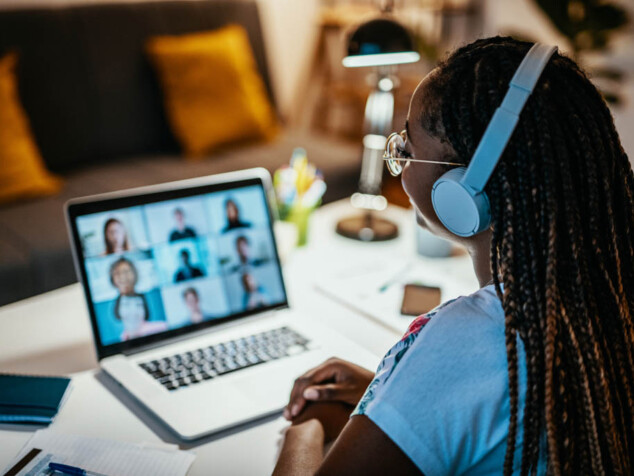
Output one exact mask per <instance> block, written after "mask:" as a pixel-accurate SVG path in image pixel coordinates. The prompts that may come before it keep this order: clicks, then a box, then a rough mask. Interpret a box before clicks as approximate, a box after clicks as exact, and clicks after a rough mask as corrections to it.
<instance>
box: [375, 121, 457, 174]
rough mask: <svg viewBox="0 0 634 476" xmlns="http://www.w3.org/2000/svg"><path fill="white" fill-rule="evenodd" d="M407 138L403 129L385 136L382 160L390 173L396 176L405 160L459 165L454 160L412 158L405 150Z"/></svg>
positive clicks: (401, 169)
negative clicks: (441, 160)
mask: <svg viewBox="0 0 634 476" xmlns="http://www.w3.org/2000/svg"><path fill="white" fill-rule="evenodd" d="M406 138H407V133H406V132H405V131H401V133H398V132H393V133H392V134H390V137H388V138H387V142H386V143H385V152H383V160H385V164H386V165H387V169H388V170H389V171H390V173H391V174H392V175H393V176H394V177H397V176H399V175H400V174H401V172H402V171H403V167H404V166H405V162H425V163H427V164H442V165H460V166H462V165H463V164H458V163H455V162H440V161H437V160H419V159H412V157H411V155H410V154H409V153H408V152H406V151H405V140H406Z"/></svg>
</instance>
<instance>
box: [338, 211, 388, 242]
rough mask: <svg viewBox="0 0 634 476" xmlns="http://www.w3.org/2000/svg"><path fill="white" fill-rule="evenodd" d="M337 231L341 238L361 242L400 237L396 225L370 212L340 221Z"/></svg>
mask: <svg viewBox="0 0 634 476" xmlns="http://www.w3.org/2000/svg"><path fill="white" fill-rule="evenodd" d="M336 231H337V233H339V234H340V235H341V236H345V237H346V238H351V239H353V240H359V241H387V240H392V239H394V238H396V237H397V236H398V227H397V226H396V224H395V223H392V222H391V221H389V220H386V219H384V218H378V217H376V216H374V214H373V213H372V212H370V211H368V212H367V213H365V214H363V215H358V216H354V217H348V218H343V219H341V220H339V222H338V223H337V228H336Z"/></svg>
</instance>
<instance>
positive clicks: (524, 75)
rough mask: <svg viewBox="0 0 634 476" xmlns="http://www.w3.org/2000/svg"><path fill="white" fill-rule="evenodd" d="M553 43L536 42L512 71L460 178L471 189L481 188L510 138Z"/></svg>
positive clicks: (551, 52) (475, 190) (551, 51)
mask: <svg viewBox="0 0 634 476" xmlns="http://www.w3.org/2000/svg"><path fill="white" fill-rule="evenodd" d="M555 51H557V47H556V46H549V45H544V44H541V43H535V44H534V45H533V46H532V47H531V49H530V50H529V51H528V53H527V54H526V56H525V57H524V59H523V60H522V62H521V63H520V65H519V67H518V68H517V70H516V71H515V74H514V75H513V78H512V79H511V83H510V84H509V89H508V91H507V93H506V95H505V96H504V99H503V101H502V104H501V105H500V107H498V108H497V109H496V111H495V113H494V114H493V117H492V118H491V121H490V122H489V125H488V126H487V128H486V130H485V132H484V134H483V135H482V139H480V143H479V144H478V147H477V148H476V151H475V153H474V154H473V158H472V159H471V162H470V163H469V166H468V167H467V171H466V173H465V175H464V177H463V178H462V180H461V182H462V183H463V184H464V185H466V186H468V187H470V188H471V189H473V191H474V192H481V191H482V190H484V187H485V186H486V184H487V182H488V181H489V178H490V177H491V174H492V173H493V170H494V169H495V166H496V165H497V163H498V162H499V160H500V157H502V153H503V152H504V149H505V148H506V145H507V144H508V141H509V140H510V139H511V135H512V134H513V131H514V130H515V126H516V125H517V122H518V121H519V116H520V113H521V112H522V109H523V108H524V105H525V104H526V101H527V100H528V97H529V96H530V95H531V93H532V92H533V89H534V88H535V85H536V84H537V81H538V80H539V77H540V76H541V74H542V72H543V71H544V68H545V67H546V65H547V64H548V60H549V59H550V57H551V56H552V55H553V54H554V53H555Z"/></svg>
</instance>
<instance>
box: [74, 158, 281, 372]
mask: <svg viewBox="0 0 634 476" xmlns="http://www.w3.org/2000/svg"><path fill="white" fill-rule="evenodd" d="M248 172H249V171H242V172H240V173H237V174H236V173H230V174H222V175H216V176H210V177H205V178H202V179H193V180H183V181H179V182H170V183H167V184H162V185H155V186H149V187H142V188H137V189H131V190H124V191H121V192H114V193H111V194H104V195H98V196H94V197H87V198H83V199H75V200H71V201H69V202H68V203H67V204H66V207H65V208H66V220H67V225H68V229H69V233H70V235H71V244H72V248H73V258H74V261H75V271H76V273H77V275H78V278H79V280H80V282H81V283H82V287H83V289H84V297H85V299H86V305H87V307H88V312H89V314H90V322H91V327H92V334H93V340H94V343H95V348H96V351H97V359H98V360H102V359H104V358H106V357H109V356H112V355H116V354H120V353H126V354H127V353H132V352H134V351H135V350H138V349H140V348H148V347H152V346H153V345H154V344H158V343H160V342H163V341H165V340H167V339H172V338H177V337H182V336H185V335H187V334H192V333H195V332H199V331H201V330H203V329H208V328H212V327H216V326H218V325H220V324H225V323H227V322H231V321H236V320H238V319H243V318H245V317H249V316H253V315H255V314H260V313H263V312H266V311H270V310H274V309H283V308H287V307H288V294H287V292H286V286H285V283H284V276H283V274H282V269H281V264H280V259H279V253H278V250H277V243H276V240H275V234H274V230H273V224H274V222H275V215H274V214H273V212H272V207H271V200H270V197H271V185H270V176H269V175H268V172H267V171H266V170H264V169H254V170H253V171H252V172H253V173H251V174H249V173H248ZM231 177H234V179H233V180H231V179H230V178H231ZM253 185H256V186H260V188H261V190H262V193H263V197H264V201H265V206H266V210H267V214H268V221H269V231H270V233H271V236H272V241H273V252H274V258H275V261H276V263H277V265H278V266H277V269H278V274H279V278H280V283H281V285H282V292H283V295H284V300H283V301H282V302H278V303H276V304H273V305H269V306H265V307H260V308H258V309H254V310H248V311H247V310H245V311H242V312H239V313H236V314H231V315H229V316H227V317H222V318H217V319H212V320H209V321H204V322H200V323H198V324H191V325H187V326H183V327H179V328H176V329H171V330H168V331H165V332H159V333H156V334H152V335H149V336H145V337H140V338H137V339H134V340H131V341H125V342H118V343H114V344H110V345H103V344H102V343H101V335H100V332H99V326H98V324H97V315H96V312H95V308H94V305H93V301H92V296H91V292H90V286H89V285H88V275H87V271H86V266H85V258H86V257H85V256H84V252H83V247H82V244H81V239H80V236H79V230H78V227H77V219H78V218H79V217H81V216H84V215H90V214H93V213H101V212H108V211H114V210H119V209H124V208H130V207H135V206H141V205H148V204H152V203H158V202H163V201H168V200H177V199H181V198H188V197H193V196H202V195H207V194H210V193H213V192H221V191H226V190H232V189H238V188H243V187H248V186H253Z"/></svg>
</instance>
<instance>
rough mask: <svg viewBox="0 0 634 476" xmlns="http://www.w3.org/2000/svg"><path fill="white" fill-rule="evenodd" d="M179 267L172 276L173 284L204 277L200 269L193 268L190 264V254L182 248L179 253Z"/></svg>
mask: <svg viewBox="0 0 634 476" xmlns="http://www.w3.org/2000/svg"><path fill="white" fill-rule="evenodd" d="M179 256H180V258H179V259H180V267H179V268H178V269H177V270H176V273H175V274H174V282H176V283H178V282H180V281H187V280H188V279H193V278H200V277H202V276H204V275H205V273H203V271H202V269H200V268H198V267H196V266H194V265H192V264H191V262H190V259H191V258H190V254H189V251H188V250H187V249H185V248H183V249H182V250H181V251H180V255H179Z"/></svg>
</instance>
